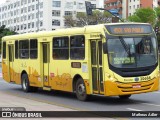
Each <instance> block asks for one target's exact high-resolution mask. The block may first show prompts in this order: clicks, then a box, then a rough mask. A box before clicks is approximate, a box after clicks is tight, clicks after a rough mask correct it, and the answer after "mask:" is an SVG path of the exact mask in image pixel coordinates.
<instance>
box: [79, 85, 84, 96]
mask: <svg viewBox="0 0 160 120" xmlns="http://www.w3.org/2000/svg"><path fill="white" fill-rule="evenodd" d="M78 93H79V94H80V95H83V94H84V93H85V87H84V85H83V84H79V86H78Z"/></svg>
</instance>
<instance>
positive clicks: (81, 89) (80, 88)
mask: <svg viewBox="0 0 160 120" xmlns="http://www.w3.org/2000/svg"><path fill="white" fill-rule="evenodd" d="M76 96H77V98H78V99H79V100H81V101H85V100H87V97H88V96H87V93H86V87H85V84H84V81H83V80H82V78H79V79H78V80H77V82H76Z"/></svg>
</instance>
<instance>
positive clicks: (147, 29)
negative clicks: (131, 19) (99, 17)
mask: <svg viewBox="0 0 160 120" xmlns="http://www.w3.org/2000/svg"><path fill="white" fill-rule="evenodd" d="M106 28H107V30H108V32H109V33H110V34H115V35H125V34H150V33H152V27H151V26H150V25H142V24H125V25H106Z"/></svg>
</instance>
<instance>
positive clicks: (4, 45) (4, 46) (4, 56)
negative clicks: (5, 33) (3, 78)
mask: <svg viewBox="0 0 160 120" xmlns="http://www.w3.org/2000/svg"><path fill="white" fill-rule="evenodd" d="M3 59H6V42H3Z"/></svg>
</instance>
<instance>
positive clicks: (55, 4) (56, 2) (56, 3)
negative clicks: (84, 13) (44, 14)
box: [52, 0, 61, 7]
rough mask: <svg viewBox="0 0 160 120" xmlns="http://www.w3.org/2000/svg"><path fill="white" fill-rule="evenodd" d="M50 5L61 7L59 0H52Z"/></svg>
mask: <svg viewBox="0 0 160 120" xmlns="http://www.w3.org/2000/svg"><path fill="white" fill-rule="evenodd" d="M52 6H53V7H61V1H57V0H53V1H52Z"/></svg>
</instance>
